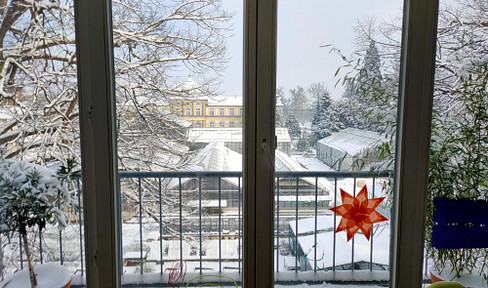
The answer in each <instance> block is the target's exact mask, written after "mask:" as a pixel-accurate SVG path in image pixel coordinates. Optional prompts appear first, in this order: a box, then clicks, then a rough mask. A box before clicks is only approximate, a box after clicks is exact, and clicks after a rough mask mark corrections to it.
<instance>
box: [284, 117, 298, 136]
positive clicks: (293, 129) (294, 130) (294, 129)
mask: <svg viewBox="0 0 488 288" xmlns="http://www.w3.org/2000/svg"><path fill="white" fill-rule="evenodd" d="M285 126H286V128H288V133H290V136H291V137H292V138H300V135H301V134H302V129H301V128H300V124H299V123H298V120H297V118H296V117H295V115H289V116H288V118H287V119H286V123H285Z"/></svg>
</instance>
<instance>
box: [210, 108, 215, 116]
mask: <svg viewBox="0 0 488 288" xmlns="http://www.w3.org/2000/svg"><path fill="white" fill-rule="evenodd" d="M209 114H210V116H215V109H214V108H210V109H209Z"/></svg>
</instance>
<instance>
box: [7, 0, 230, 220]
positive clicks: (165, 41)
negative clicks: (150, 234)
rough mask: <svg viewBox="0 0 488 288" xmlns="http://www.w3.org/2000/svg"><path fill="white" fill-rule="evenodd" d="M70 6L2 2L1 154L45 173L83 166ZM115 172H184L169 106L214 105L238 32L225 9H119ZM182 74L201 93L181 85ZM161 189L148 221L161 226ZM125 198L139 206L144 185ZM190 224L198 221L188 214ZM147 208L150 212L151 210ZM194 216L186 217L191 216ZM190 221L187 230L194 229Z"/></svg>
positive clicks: (51, 1)
mask: <svg viewBox="0 0 488 288" xmlns="http://www.w3.org/2000/svg"><path fill="white" fill-rule="evenodd" d="M73 2H74V1H73V0H34V1H31V0H0V20H1V21H0V115H2V117H1V119H0V154H2V155H3V156H4V157H5V158H9V159H22V160H25V161H28V162H37V163H40V164H44V163H50V162H56V161H61V162H63V160H64V159H67V158H69V157H73V156H74V157H77V158H79V157H80V143H79V135H80V129H79V118H78V117H79V110H78V91H77V74H76V73H77V58H76V53H75V49H76V47H75V30H74V14H73V13H74V12H73ZM112 11H113V15H112V19H113V46H114V66H115V78H116V79H115V82H116V83H115V84H116V87H115V88H116V104H117V111H116V113H117V115H116V124H117V128H118V129H117V130H118V135H117V141H118V143H117V148H118V157H119V159H118V164H119V168H120V169H122V170H140V171H148V170H157V171H161V170H164V171H172V170H183V169H185V167H187V166H188V165H191V164H192V163H191V161H190V160H191V159H192V158H193V155H194V154H195V153H197V152H198V151H194V150H192V149H191V147H189V146H187V145H185V140H186V139H185V137H184V136H185V135H184V132H185V131H184V127H185V126H183V121H181V120H180V119H178V118H177V117H175V115H173V114H172V113H170V112H171V111H163V110H162V109H161V107H168V106H169V104H171V101H172V100H173V99H175V98H178V99H185V98H186V99H194V98H195V97H201V96H202V95H205V96H211V95H213V94H214V93H215V91H217V89H218V86H217V84H218V81H219V76H220V73H222V71H223V69H224V65H225V62H226V60H227V56H226V50H225V37H226V35H227V33H228V31H229V29H230V28H231V26H230V24H229V21H228V20H229V19H230V18H231V17H232V15H230V14H228V13H227V12H226V11H225V10H224V9H223V8H222V7H221V1H220V0H198V1H193V0H172V1H163V0H156V1H142V0H113V1H112ZM182 71H184V72H183V73H185V76H186V75H188V74H190V75H192V77H193V78H194V79H195V80H196V81H197V82H198V84H197V85H182V84H181V82H182V76H183V75H181V74H182ZM165 185H166V182H163V187H161V190H159V187H158V183H157V181H151V180H144V181H142V188H141V190H142V193H143V196H142V198H143V199H142V200H143V202H144V209H143V213H145V215H149V216H153V217H155V218H158V219H159V217H156V216H155V215H156V214H157V215H158V216H159V214H158V213H159V210H158V207H157V205H156V204H154V203H158V201H159V193H158V191H162V192H163V193H162V201H163V202H164V203H167V204H168V205H172V206H171V207H172V208H168V207H166V209H167V210H165V211H166V214H165V215H164V216H163V222H168V221H170V218H169V217H167V214H169V213H171V212H170V211H168V210H169V209H176V208H174V207H177V206H176V205H178V204H179V203H176V202H177V199H176V200H175V196H174V195H173V194H171V192H168V191H169V190H170V189H169V188H168V187H166V186H165ZM121 186H122V187H121V188H122V189H121V190H122V193H123V195H122V197H123V199H128V200H127V201H130V202H131V205H142V203H139V198H138V191H139V190H138V186H137V184H135V183H133V182H131V181H128V182H124V181H123V183H121ZM194 197H195V195H194V194H191V193H184V195H183V205H184V213H185V215H191V213H194V211H195V209H194V207H193V208H192V207H189V206H187V203H188V202H189V201H188V199H187V198H194ZM146 203H147V204H146ZM186 213H188V214H186ZM188 219H189V218H188V217H184V219H183V221H184V225H189V222H190V220H188Z"/></svg>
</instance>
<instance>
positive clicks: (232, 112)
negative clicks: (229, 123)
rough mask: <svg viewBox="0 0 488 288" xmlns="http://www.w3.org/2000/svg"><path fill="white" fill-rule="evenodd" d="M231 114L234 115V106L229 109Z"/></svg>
mask: <svg viewBox="0 0 488 288" xmlns="http://www.w3.org/2000/svg"><path fill="white" fill-rule="evenodd" d="M229 115H230V116H234V108H230V109H229Z"/></svg>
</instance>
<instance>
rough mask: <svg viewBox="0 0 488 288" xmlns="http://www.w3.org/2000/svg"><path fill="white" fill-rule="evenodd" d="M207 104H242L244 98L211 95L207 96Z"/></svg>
mask: <svg viewBox="0 0 488 288" xmlns="http://www.w3.org/2000/svg"><path fill="white" fill-rule="evenodd" d="M207 100H208V102H207V106H241V107H242V106H243V105H244V103H243V101H244V99H242V97H237V96H233V97H232V96H230V97H229V96H212V97H207Z"/></svg>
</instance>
